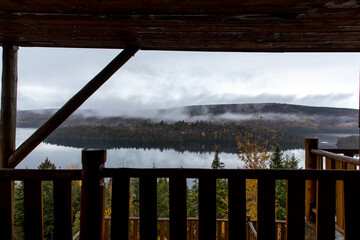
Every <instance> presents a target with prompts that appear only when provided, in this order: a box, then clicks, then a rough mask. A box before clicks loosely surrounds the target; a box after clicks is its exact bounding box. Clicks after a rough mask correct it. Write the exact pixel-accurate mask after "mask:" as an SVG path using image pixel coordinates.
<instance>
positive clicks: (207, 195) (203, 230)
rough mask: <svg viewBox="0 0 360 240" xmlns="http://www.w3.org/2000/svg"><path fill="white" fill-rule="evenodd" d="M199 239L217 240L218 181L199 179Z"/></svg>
mask: <svg viewBox="0 0 360 240" xmlns="http://www.w3.org/2000/svg"><path fill="white" fill-rule="evenodd" d="M199 239H200V240H215V239H216V179H215V178H213V177H210V176H207V177H200V178H199Z"/></svg>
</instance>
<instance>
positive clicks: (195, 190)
mask: <svg viewBox="0 0 360 240" xmlns="http://www.w3.org/2000/svg"><path fill="white" fill-rule="evenodd" d="M198 199H199V181H198V179H194V180H193V183H192V185H191V187H190V188H187V217H190V218H196V217H199V208H198V204H199V200H198Z"/></svg>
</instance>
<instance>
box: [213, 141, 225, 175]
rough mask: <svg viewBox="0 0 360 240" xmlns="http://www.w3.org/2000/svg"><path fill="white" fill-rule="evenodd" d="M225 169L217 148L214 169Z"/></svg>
mask: <svg viewBox="0 0 360 240" xmlns="http://www.w3.org/2000/svg"><path fill="white" fill-rule="evenodd" d="M224 167H225V164H224V163H223V162H221V161H220V158H219V148H218V147H217V146H216V148H215V157H214V160H213V162H212V164H211V168H212V169H223V168H224Z"/></svg>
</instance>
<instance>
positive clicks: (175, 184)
mask: <svg viewBox="0 0 360 240" xmlns="http://www.w3.org/2000/svg"><path fill="white" fill-rule="evenodd" d="M169 192H170V196H169V198H170V231H171V236H172V240H183V239H185V238H186V224H187V219H186V217H187V212H186V178H184V177H171V178H170V186H169Z"/></svg>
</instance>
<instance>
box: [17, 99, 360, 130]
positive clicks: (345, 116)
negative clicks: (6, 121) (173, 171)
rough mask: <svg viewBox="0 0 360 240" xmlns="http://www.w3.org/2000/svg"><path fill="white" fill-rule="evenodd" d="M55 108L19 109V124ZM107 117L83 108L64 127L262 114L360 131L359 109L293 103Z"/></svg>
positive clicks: (39, 120) (283, 126)
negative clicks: (358, 127)
mask: <svg viewBox="0 0 360 240" xmlns="http://www.w3.org/2000/svg"><path fill="white" fill-rule="evenodd" d="M55 111H56V110H55V109H49V110H36V111H18V118H17V126H18V127H39V126H41V125H42V124H43V123H44V122H45V121H46V120H47V119H48V118H50V117H51V115H52V114H53V113H54V112H55ZM112 114H113V115H112V116H104V115H102V113H101V112H97V111H95V110H89V109H87V110H86V109H85V110H79V111H77V112H76V113H74V114H73V115H72V116H70V117H69V119H67V120H66V121H65V123H64V124H63V126H73V125H96V126H102V125H103V126H112V127H113V126H118V125H119V124H120V125H123V124H127V123H131V124H135V125H136V124H137V122H143V121H144V120H145V121H148V122H152V123H156V122H161V121H166V122H168V123H175V122H178V121H187V122H196V121H206V122H212V123H222V124H223V123H225V122H235V123H240V124H242V125H246V124H248V123H247V122H248V121H251V119H253V118H254V116H257V117H261V118H262V121H263V126H265V127H268V128H272V129H278V130H282V131H286V132H293V133H297V134H300V135H304V134H315V133H357V131H358V130H357V120H358V110H356V109H345V108H328V107H310V106H301V105H291V104H276V103H262V104H225V105H224V104H223V105H200V106H187V107H181V108H172V109H161V110H148V111H133V112H116V111H114V112H113V113H112Z"/></svg>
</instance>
